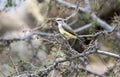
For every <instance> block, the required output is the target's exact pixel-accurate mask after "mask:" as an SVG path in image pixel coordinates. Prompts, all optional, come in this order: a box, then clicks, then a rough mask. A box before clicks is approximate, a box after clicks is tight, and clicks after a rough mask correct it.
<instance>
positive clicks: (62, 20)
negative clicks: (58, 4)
mask: <svg viewBox="0 0 120 77" xmlns="http://www.w3.org/2000/svg"><path fill="white" fill-rule="evenodd" d="M55 21H56V22H57V24H63V23H64V22H65V19H63V18H56V19H55Z"/></svg>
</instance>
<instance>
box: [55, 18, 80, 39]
mask: <svg viewBox="0 0 120 77" xmlns="http://www.w3.org/2000/svg"><path fill="white" fill-rule="evenodd" d="M56 22H57V24H58V29H59V32H60V33H61V34H62V35H63V36H65V37H66V38H68V39H70V38H74V39H77V38H78V37H77V35H76V33H75V32H74V31H73V30H72V28H71V27H70V26H69V25H68V24H66V23H65V21H64V19H62V18H57V19H56Z"/></svg>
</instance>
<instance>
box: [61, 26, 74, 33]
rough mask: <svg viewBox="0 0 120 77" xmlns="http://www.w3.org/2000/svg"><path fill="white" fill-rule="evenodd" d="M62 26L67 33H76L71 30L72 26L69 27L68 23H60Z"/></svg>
mask: <svg viewBox="0 0 120 77" xmlns="http://www.w3.org/2000/svg"><path fill="white" fill-rule="evenodd" d="M62 27H63V28H64V29H65V30H66V31H67V32H69V33H71V34H73V35H76V34H75V32H74V31H73V30H72V28H71V27H70V26H69V25H67V24H64V25H62Z"/></svg>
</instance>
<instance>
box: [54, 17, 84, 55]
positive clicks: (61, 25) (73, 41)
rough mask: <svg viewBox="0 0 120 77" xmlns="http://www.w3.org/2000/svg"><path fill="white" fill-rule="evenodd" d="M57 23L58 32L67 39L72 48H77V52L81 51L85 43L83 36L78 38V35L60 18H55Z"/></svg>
mask: <svg viewBox="0 0 120 77" xmlns="http://www.w3.org/2000/svg"><path fill="white" fill-rule="evenodd" d="M55 20H56V22H57V24H58V29H59V32H60V33H61V34H62V35H63V36H64V37H66V38H67V39H69V40H68V41H69V44H70V45H71V47H72V48H74V49H75V50H77V51H78V52H79V53H81V52H83V51H84V49H85V45H84V43H83V38H79V36H78V35H77V34H76V33H75V32H74V31H73V30H72V28H71V27H70V26H69V25H68V24H66V23H65V20H64V19H62V18H56V19H55Z"/></svg>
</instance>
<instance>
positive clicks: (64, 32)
mask: <svg viewBox="0 0 120 77" xmlns="http://www.w3.org/2000/svg"><path fill="white" fill-rule="evenodd" d="M59 31H60V33H61V34H63V35H64V36H65V37H66V38H75V39H76V38H77V36H75V35H73V34H71V33H69V32H67V31H65V30H64V29H63V28H62V27H59Z"/></svg>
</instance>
